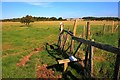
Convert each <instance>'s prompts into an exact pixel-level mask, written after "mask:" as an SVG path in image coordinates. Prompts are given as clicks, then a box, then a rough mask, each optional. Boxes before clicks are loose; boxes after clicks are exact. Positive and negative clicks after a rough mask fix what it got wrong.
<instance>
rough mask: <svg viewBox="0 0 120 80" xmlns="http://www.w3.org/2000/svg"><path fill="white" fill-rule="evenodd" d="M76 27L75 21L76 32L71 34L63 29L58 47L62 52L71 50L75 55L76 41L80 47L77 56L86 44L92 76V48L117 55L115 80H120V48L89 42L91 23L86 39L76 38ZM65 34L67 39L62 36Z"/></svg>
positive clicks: (86, 57) (88, 26)
mask: <svg viewBox="0 0 120 80" xmlns="http://www.w3.org/2000/svg"><path fill="white" fill-rule="evenodd" d="M61 26H62V25H61ZM76 26H77V21H76V20H75V23H74V32H71V31H70V30H64V29H63V28H62V29H61V31H60V35H59V40H58V43H59V44H58V46H59V47H60V48H61V50H62V51H65V52H66V51H67V50H68V49H70V53H73V46H74V41H77V42H79V45H78V47H77V49H76V50H75V51H74V53H73V55H74V56H75V54H76V52H77V51H78V50H79V48H80V46H81V44H85V45H86V54H85V66H86V65H87V63H88V64H89V65H90V66H89V71H90V74H91V76H92V73H93V48H92V47H96V48H99V49H102V50H105V51H108V52H111V53H114V54H116V55H117V57H116V62H115V68H114V76H113V77H114V79H115V80H118V79H119V67H120V48H116V47H114V46H111V45H108V44H102V43H98V42H95V41H91V40H87V39H90V23H89V22H87V31H86V39H83V38H78V37H76V36H75V34H76ZM112 26H113V28H114V22H113V25H112ZM113 28H112V29H113ZM103 29H104V28H103ZM64 32H66V33H67V34H66V37H65V38H63V37H61V36H63V34H64ZM84 32H85V31H84ZM112 32H114V29H113V30H112ZM68 34H69V35H70V36H71V44H70V45H69V46H68V48H67V49H66V50H64V47H65V43H66V42H67V36H68ZM84 34H85V33H84ZM63 39H64V40H65V41H64V42H62V40H63ZM88 56H89V59H88Z"/></svg>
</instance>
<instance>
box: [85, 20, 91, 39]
mask: <svg viewBox="0 0 120 80" xmlns="http://www.w3.org/2000/svg"><path fill="white" fill-rule="evenodd" d="M86 39H90V23H89V22H87V33H86Z"/></svg>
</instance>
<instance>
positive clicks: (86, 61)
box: [85, 45, 88, 67]
mask: <svg viewBox="0 0 120 80" xmlns="http://www.w3.org/2000/svg"><path fill="white" fill-rule="evenodd" d="M87 63H88V45H86V51H85V67H87Z"/></svg>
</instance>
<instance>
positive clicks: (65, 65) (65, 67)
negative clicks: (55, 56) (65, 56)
mask: <svg viewBox="0 0 120 80" xmlns="http://www.w3.org/2000/svg"><path fill="white" fill-rule="evenodd" d="M67 67H68V62H66V63H64V72H65V71H66V70H67Z"/></svg>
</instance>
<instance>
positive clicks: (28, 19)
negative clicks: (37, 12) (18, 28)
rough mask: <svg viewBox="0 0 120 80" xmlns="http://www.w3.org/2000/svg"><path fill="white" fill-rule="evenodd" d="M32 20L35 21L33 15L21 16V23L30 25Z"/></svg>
mask: <svg viewBox="0 0 120 80" xmlns="http://www.w3.org/2000/svg"><path fill="white" fill-rule="evenodd" d="M31 22H34V20H33V17H32V16H29V15H26V16H25V17H22V18H21V23H24V24H25V25H29V24H30V23H31Z"/></svg>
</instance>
